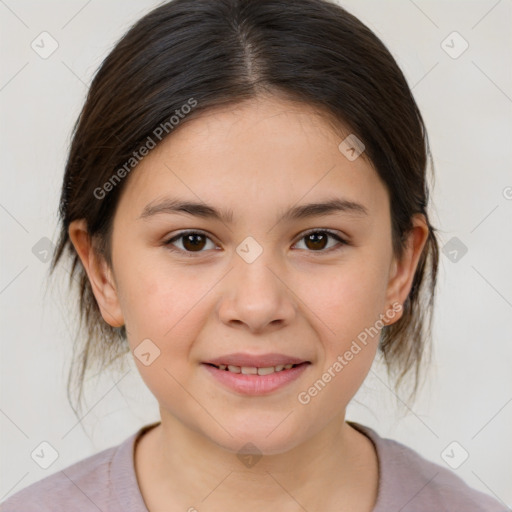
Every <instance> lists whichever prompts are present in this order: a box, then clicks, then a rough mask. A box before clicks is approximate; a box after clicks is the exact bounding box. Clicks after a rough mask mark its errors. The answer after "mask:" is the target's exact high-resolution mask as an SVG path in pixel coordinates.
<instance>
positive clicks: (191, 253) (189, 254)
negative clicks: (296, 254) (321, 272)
mask: <svg viewBox="0 0 512 512" xmlns="http://www.w3.org/2000/svg"><path fill="white" fill-rule="evenodd" d="M316 233H322V234H327V235H329V237H330V238H334V239H335V240H337V241H338V242H339V244H340V246H339V247H336V246H335V247H331V248H330V249H324V250H319V251H312V250H308V251H307V252H312V253H320V254H325V253H331V252H333V251H338V250H340V249H341V248H342V247H343V246H344V245H350V244H349V243H348V242H347V241H346V240H345V239H344V238H342V237H341V236H340V235H339V234H337V233H336V232H334V231H331V230H330V229H313V230H310V231H307V232H305V233H304V234H302V236H301V237H300V238H299V240H298V242H300V241H302V240H303V239H304V238H306V237H307V236H308V235H312V234H316ZM191 234H193V235H203V236H205V237H206V238H208V239H210V237H209V236H208V234H207V233H205V232H204V231H200V230H188V231H180V232H179V233H178V234H177V235H175V236H173V237H172V238H170V239H169V240H167V241H165V242H164V245H165V246H167V247H168V249H169V250H170V251H173V252H179V253H181V254H183V255H184V256H186V257H190V258H195V257H197V256H198V255H200V254H201V253H203V252H205V251H197V252H194V251H185V250H183V249H179V248H176V247H173V246H172V243H173V242H175V241H176V240H179V239H180V238H183V237H184V236H187V235H191ZM210 240H211V239H210ZM212 242H213V240H212ZM298 242H297V243H298ZM294 245H295V244H294Z"/></svg>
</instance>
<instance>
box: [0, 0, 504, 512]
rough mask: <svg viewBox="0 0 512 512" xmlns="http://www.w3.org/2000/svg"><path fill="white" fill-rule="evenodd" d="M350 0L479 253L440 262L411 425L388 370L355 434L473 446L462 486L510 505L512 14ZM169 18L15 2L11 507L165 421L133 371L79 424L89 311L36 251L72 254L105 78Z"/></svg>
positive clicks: (361, 399) (5, 387)
mask: <svg viewBox="0 0 512 512" xmlns="http://www.w3.org/2000/svg"><path fill="white" fill-rule="evenodd" d="M341 3H342V5H344V6H345V7H346V8H347V9H348V10H349V11H351V12H352V13H354V14H355V15H357V16H358V17H359V18H360V19H361V20H362V21H363V22H365V23H366V24H367V25H369V27H370V28H371V29H373V30H374V31H375V32H376V33H377V35H379V36H380V37H381V39H382V40H383V41H384V43H385V44H386V45H387V46H388V48H389V49H390V50H391V51H392V53H393V54H394V56H395V58H396V59H397V61H398V63H399V65H400V66H401V67H402V69H403V70H404V73H405V75H406V77H407V79H408V81H409V84H410V86H411V87H412V88H413V92H414V94H415V97H416V99H417V102H418V104H419V106H420V109H421V110H422V113H423V115H424V118H425V121H426V125H427V129H428V131H429V135H430V140H431V145H432V151H433V154H434V162H435V172H436V182H435V186H434V188H433V191H432V198H433V203H434V204H433V208H432V210H431V216H432V222H433V224H434V225H435V226H436V227H438V228H439V229H440V230H441V233H440V237H441V240H440V242H441V245H442V246H444V245H445V244H447V243H448V242H449V241H450V240H452V238H453V237H457V238H458V239H459V240H460V242H461V243H463V244H464V245H465V246H466V247H467V249H468V251H467V253H466V254H465V255H464V256H463V257H461V258H460V259H459V260H458V261H457V262H453V261H451V259H450V257H448V256H447V255H445V254H441V264H440V277H439V291H438V302H437V309H436V318H435V324H434V350H435V353H434V357H435V363H434V365H433V367H432V370H431V372H430V380H429V384H428V385H427V386H425V388H424V389H423V392H422V393H421V395H420V396H419V398H418V401H417V402H416V404H415V405H414V407H413V409H412V410H411V411H409V412H408V414H407V415H406V416H405V417H404V416H403V415H401V414H400V411H399V410H398V408H397V407H395V405H394V404H395V401H396V399H395V397H394V395H393V393H392V391H391V390H390V389H389V388H388V384H387V383H386V379H385V377H384V372H383V370H382V367H381V366H380V365H379V363H378V362H377V363H376V365H375V368H374V370H373V371H372V373H370V376H369V377H368V379H367V381H366V382H365V384H364V385H363V387H362V388H361V390H360V392H359V393H358V396H357V397H356V398H357V401H358V403H353V404H351V406H350V407H349V411H348V419H351V420H355V421H359V422H361V423H364V424H366V425H369V426H370V427H372V428H375V429H376V430H377V431H378V432H379V433H380V434H381V435H382V436H385V437H391V438H394V439H396V440H398V441H400V442H402V443H404V444H406V445H408V446H410V447H412V448H413V449H415V450H416V451H418V452H419V453H420V454H422V455H423V456H425V457H426V458H428V459H430V460H432V461H434V462H437V463H439V464H445V462H444V460H443V458H442V457H441V453H443V451H444V450H445V448H446V447H447V446H448V445H449V444H450V443H452V442H453V441H456V442H457V443H459V444H458V445H457V446H456V447H455V450H454V451H453V452H451V450H448V453H449V455H451V456H452V460H455V461H456V460H457V458H458V457H460V453H461V450H462V449H464V450H466V451H467V452H468V453H469V458H468V459H467V460H466V461H465V462H464V463H463V464H462V465H461V466H460V467H459V468H458V469H456V470H454V471H455V472H456V473H457V474H458V475H460V476H461V477H462V478H463V479H464V480H465V481H467V482H468V483H469V484H470V485H471V486H472V487H475V488H477V489H480V490H482V491H484V492H486V493H488V494H492V495H494V496H495V497H497V498H498V499H501V500H502V501H503V502H505V503H506V504H507V505H508V506H509V507H511V506H512V485H511V483H512V434H511V433H512V380H511V379H512V378H511V368H512V334H511V329H510V326H511V324H512V322H511V320H512V266H511V264H510V262H511V261H512V258H511V253H512V229H511V225H512V171H511V169H512V167H511V152H512V150H511V141H512V133H511V132H512V130H511V124H512V123H511V119H512V117H511V115H512V99H511V98H512V76H511V65H510V62H511V53H512V52H511V48H512V46H511V42H512V41H511V39H512V36H511V30H510V29H511V18H512V17H511V13H512V2H511V1H510V0H501V1H496V0H491V1H484V0H479V1H427V0H416V1H414V2H413V1H412V0H397V1H386V2H384V1H382V0H379V1H369V0H364V1H361V0H346V1H342V2H341ZM157 4H158V2H155V1H150V0H109V1H108V2H105V1H104V2H100V1H98V0H92V1H89V2H87V1H85V0H73V1H70V0H68V1H66V2H64V1H45V2H38V1H35V0H34V1H29V0H5V1H4V0H0V20H1V21H0V23H1V38H2V44H1V52H2V55H1V58H2V68H1V72H0V105H1V121H2V123H1V156H2V166H1V172H2V187H1V189H0V226H1V241H2V244H1V248H2V250H1V257H2V261H1V274H0V308H1V322H2V325H1V327H2V340H1V342H2V345H1V402H0V433H1V439H0V441H1V444H0V447H1V453H2V457H1V462H2V467H1V472H0V482H1V483H0V500H3V499H4V498H6V497H7V496H8V495H10V494H12V493H13V492H15V491H17V490H20V489H21V488H23V487H25V486H27V485H29V484H30V483H32V482H35V481H37V480H40V479H41V478H43V477H45V476H47V475H49V474H51V473H54V472H56V471H58V470H60V469H62V468H64V467H66V466H68V465H70V464H71V463H73V462H75V461H77V460H79V459H82V458H85V457H87V456H89V455H91V454H93V453H96V452H98V451H100V450H102V449H105V448H107V447H110V446H112V445H115V444H119V443H120V442H121V441H123V440H124V439H125V438H126V437H128V436H129V435H130V434H132V433H133V432H134V431H135V430H136V429H138V428H139V427H140V426H141V425H143V424H146V423H150V422H152V421H155V420H157V419H158V409H157V407H156V401H155V399H154V398H153V396H152V395H151V394H150V393H149V391H148V390H147V389H146V387H145V385H144V384H143V382H142V380H141V378H140V377H139V374H138V372H137V369H136V367H135V365H134V364H131V365H130V371H129V372H128V373H127V374H120V375H110V374H108V375H104V376H101V377H100V378H99V379H98V380H97V381H93V382H92V384H91V385H90V386H89V387H88V394H87V397H88V400H89V404H90V408H89V410H88V412H87V414H86V415H85V417H84V418H83V419H82V422H81V424H78V421H77V419H76V418H75V416H74V415H73V413H72V411H71V409H70V407H69V406H68V403H67V401H66V392H65V385H66V381H65V379H66V376H67V373H66V372H67V365H68V364H69V361H70V356H71V340H72V338H73V334H74V329H75V325H76V313H75V309H74V306H73V304H71V301H70V299H68V297H67V291H66V287H65V286H64V285H62V286H61V287H60V288H59V287H57V288H52V289H50V290H48V292H47V293H45V289H46V279H47V270H48V263H43V262H42V261H40V260H39V259H38V258H37V257H36V256H35V255H34V254H33V252H32V248H33V247H34V245H35V244H36V243H38V242H39V241H40V239H41V238H43V237H48V238H49V239H51V240H53V242H56V233H57V231H56V225H57V224H56V223H57V216H56V212H57V206H58V198H59V193H60V186H61V179H62V175H63V172H64V165H65V159H66V151H67V147H68V144H69V138H70V133H71V129H72V126H73V123H74V122H75V119H76V117H77V115H78V113H79V110H80V108H81V105H82V102H83V100H84V98H85V94H86V91H87V86H88V84H89V83H90V80H91V77H92V76H93V74H94V72H95V71H96V69H97V67H98V66H99V64H100V63H101V61H102V60H103V58H104V57H105V56H106V55H107V53H108V52H109V50H110V49H111V48H112V46H113V45H114V43H115V42H116V41H117V40H118V38H119V37H120V36H121V35H122V34H124V32H125V31H126V30H127V29H128V28H129V26H130V25H131V24H132V23H133V22H135V21H136V20H137V19H138V18H139V17H141V16H142V15H143V14H145V13H146V12H148V11H149V10H151V9H152V8H153V7H155V6H156V5H157ZM43 31H47V32H49V33H50V34H51V35H52V37H53V38H55V40H56V41H57V42H58V45H59V47H58V49H57V50H56V51H55V52H54V53H53V54H52V55H51V56H50V57H48V58H47V59H42V58H41V57H40V56H39V55H38V54H37V53H36V52H35V51H34V50H33V49H32V48H31V42H32V41H33V40H34V39H36V38H37V37H38V35H39V34H40V33H41V32H43ZM453 31H457V32H458V33H459V34H460V35H461V36H462V37H463V38H464V39H465V40H466V41H467V42H468V44H469V48H468V49H467V50H466V51H465V52H464V53H463V54H462V55H460V56H459V57H458V58H452V57H451V56H450V55H448V53H446V51H445V50H444V49H443V47H442V41H443V40H445V39H446V38H447V36H448V35H449V34H451V33H452V32H453ZM452 40H453V42H451V41H452ZM446 44H448V45H450V46H453V48H452V49H451V50H450V51H452V52H456V51H457V50H458V49H460V48H462V47H461V46H460V44H461V42H460V41H459V40H457V39H453V38H452V39H448V41H447V43H445V45H446ZM450 243H453V241H452V242H450ZM62 276H63V279H62V281H64V278H65V277H66V276H67V275H66V273H65V271H63V272H62ZM42 441H47V442H49V443H50V444H51V445H52V446H53V447H54V448H55V449H56V450H57V452H58V454H59V456H58V459H57V460H56V461H55V462H54V464H53V465H52V466H50V467H49V468H48V469H46V470H44V469H42V468H40V467H39V466H38V465H37V464H36V463H35V462H34V461H33V460H32V458H31V456H30V454H31V452H32V451H33V450H34V449H35V448H36V447H38V446H39V445H40V443H41V442H42ZM459 445H460V446H459ZM460 447H462V448H460Z"/></svg>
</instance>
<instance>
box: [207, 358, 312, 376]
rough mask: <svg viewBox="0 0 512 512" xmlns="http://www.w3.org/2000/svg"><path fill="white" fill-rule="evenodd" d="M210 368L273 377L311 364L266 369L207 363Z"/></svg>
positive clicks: (286, 365)
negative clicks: (273, 374) (272, 375)
mask: <svg viewBox="0 0 512 512" xmlns="http://www.w3.org/2000/svg"><path fill="white" fill-rule="evenodd" d="M205 364H207V365H209V366H213V367H214V368H217V369H218V370H222V371H226V372H231V373H241V374H243V375H271V374H272V373H279V372H283V371H286V370H291V369H292V368H296V367H297V366H301V365H306V364H310V362H309V361H304V362H303V363H297V364H278V365H276V366H265V367H257V366H236V365H232V364H229V365H226V364H213V363H205Z"/></svg>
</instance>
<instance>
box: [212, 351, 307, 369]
mask: <svg viewBox="0 0 512 512" xmlns="http://www.w3.org/2000/svg"><path fill="white" fill-rule="evenodd" d="M304 362H308V361H306V360H305V359H299V358H297V357H293V356H287V355H284V354H275V353H272V354H262V355H251V354H244V353H243V352H236V353H233V354H226V355H225V356H220V357H216V358H215V359H208V361H205V363H210V364H214V365H216V366H219V365H220V364H225V365H226V366H228V365H232V366H248V367H252V368H269V367H270V366H277V365H280V364H282V365H283V366H284V365H287V364H300V363H304Z"/></svg>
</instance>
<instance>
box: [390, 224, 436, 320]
mask: <svg viewBox="0 0 512 512" xmlns="http://www.w3.org/2000/svg"><path fill="white" fill-rule="evenodd" d="M428 235H429V227H428V224H427V222H426V219H425V216H424V215H422V214H417V215H416V216H415V217H414V220H413V227H412V229H411V231H410V232H409V234H408V237H407V242H406V244H407V245H406V248H405V250H404V253H403V256H402V258H401V260H400V261H399V260H397V259H396V258H393V262H392V264H391V269H390V274H389V275H390V278H389V282H388V289H387V295H386V304H388V305H389V307H391V308H392V309H393V313H392V321H391V322H386V323H388V325H391V324H392V323H395V322H396V321H398V320H399V319H400V318H401V317H402V314H403V307H401V308H400V310H399V311H396V307H393V304H401V305H403V304H404V303H405V301H406V299H407V297H408V295H409V292H410V291H411V288H412V283H413V280H414V275H415V273H416V268H417V266H418V262H419V260H420V257H421V254H422V252H423V248H424V247H425V244H426V242H427V239H428Z"/></svg>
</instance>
